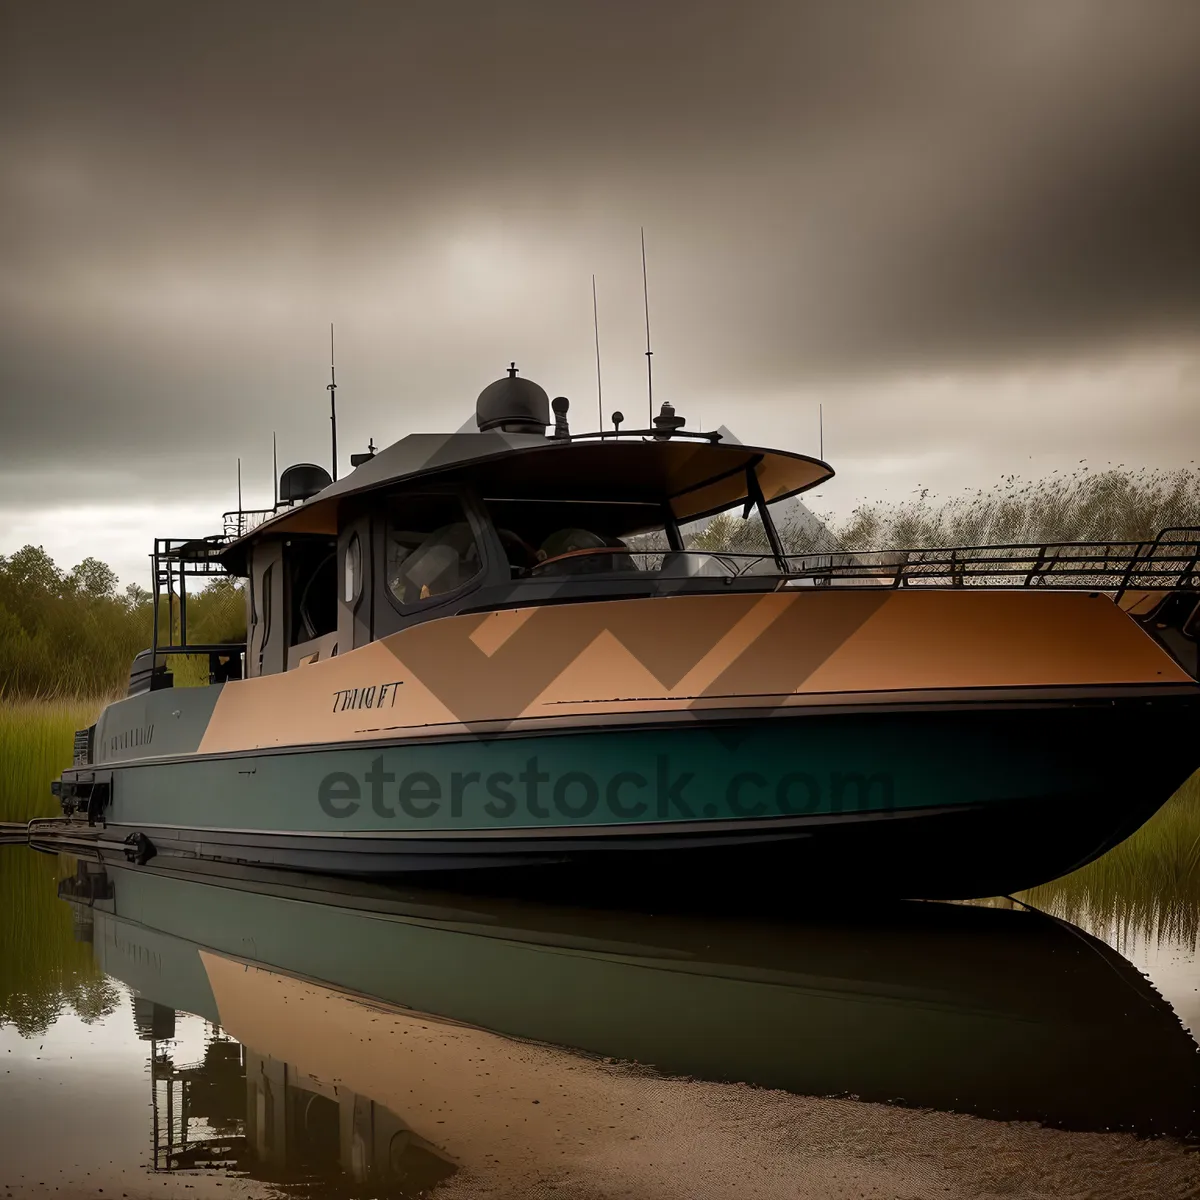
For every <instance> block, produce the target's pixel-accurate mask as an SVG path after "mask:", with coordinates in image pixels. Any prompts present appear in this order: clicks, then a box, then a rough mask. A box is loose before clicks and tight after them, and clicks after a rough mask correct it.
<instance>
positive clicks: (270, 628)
mask: <svg viewBox="0 0 1200 1200" xmlns="http://www.w3.org/2000/svg"><path fill="white" fill-rule="evenodd" d="M285 590H286V589H285V587H284V575H283V545H282V544H281V543H280V542H278V541H268V542H259V543H258V544H257V545H256V546H255V547H254V550H253V553H252V556H251V565H250V587H249V589H248V592H247V606H248V609H249V611H248V612H247V614H246V615H247V637H246V645H247V648H248V650H249V653H248V654H247V656H246V675H247V677H249V678H253V677H254V676H255V675H275V674H278V673H279V672H280V671H282V670H283V669H284V667H285V666H286V665H287V640H288V639H287V622H286V621H285V620H284V611H283V609H284V603H285V600H286V597H285V595H284V592H285Z"/></svg>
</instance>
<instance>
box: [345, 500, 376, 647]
mask: <svg viewBox="0 0 1200 1200" xmlns="http://www.w3.org/2000/svg"><path fill="white" fill-rule="evenodd" d="M372 526H373V521H372V518H371V515H370V514H369V513H366V514H364V515H363V516H361V517H358V518H356V519H355V520H353V521H351V522H350V524H348V525H347V526H345V527H344V528H343V529H342V531H341V533H340V534H339V535H338V557H337V561H338V567H339V568H340V569H339V583H338V639H337V644H338V650H339V651H340V652H341V653H343V654H345V653H346V652H347V651H348V650H353V649H354V648H355V647H356V646H365V645H366V644H367V643H368V642H369V641H371V639H372V638H373V637H374V635H375V630H374V625H375V619H374V616H375V605H374V592H375V575H374V554H373V553H372V552H373V550H374V545H373V541H372V534H373V532H374V530H373V527H372Z"/></svg>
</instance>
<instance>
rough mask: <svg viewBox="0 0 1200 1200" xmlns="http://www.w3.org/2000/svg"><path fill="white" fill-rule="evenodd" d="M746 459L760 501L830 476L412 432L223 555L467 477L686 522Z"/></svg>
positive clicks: (540, 440)
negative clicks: (381, 499) (665, 508)
mask: <svg viewBox="0 0 1200 1200" xmlns="http://www.w3.org/2000/svg"><path fill="white" fill-rule="evenodd" d="M749 466H753V467H754V470H755V474H756V476H757V478H758V483H759V486H760V487H761V489H762V493H763V496H764V498H765V499H766V500H768V501H772V500H780V499H784V498H786V497H788V496H794V495H797V494H798V493H800V492H803V491H807V490H808V489H809V488H812V487H816V486H817V485H818V484H820V483H822V482H824V481H825V480H827V479H829V478H831V477H832V475H833V468H832V467H830V466H829V465H828V464H827V463H825V462H822V461H821V460H820V459H816V458H812V457H810V456H808V455H805V454H794V453H791V452H789V451H784V450H770V449H766V448H763V447H757V446H745V445H742V444H741V443H738V442H733V441H729V442H726V441H712V440H696V439H693V438H671V439H668V440H661V441H659V440H655V439H653V438H640V437H631V436H628V435H626V436H622V437H620V438H618V437H615V436H610V437H605V438H603V439H602V438H599V437H586V438H573V439H569V440H568V439H556V438H552V437H545V436H542V435H541V434H528V433H504V432H500V431H490V432H487V433H453V434H440V433H414V434H410V435H409V436H408V437H405V438H401V439H400V441H398V442H395V443H394V444H393V445H391V446H388V447H386V448H385V449H383V450H381V451H380V452H379V453H378V454H376V455H375V457H374V458H372V459H370V460H369V461H367V462H365V463H363V464H362V465H361V466H359V467H357V468H355V470H353V471H352V472H351V473H350V474H349V475H345V476H343V477H342V478H341V479H339V480H338V481H337V482H336V483H333V484H330V486H329V487H327V488H325V489H323V490H322V491H320V492H318V493H317V494H316V495H315V496H311V497H310V498H309V499H308V500H306V501H305V502H304V503H303V504H300V505H297V506H296V507H294V508H290V509H288V510H287V511H285V512H282V513H279V514H278V515H277V516H274V517H272V518H270V519H269V520H267V521H265V522H263V524H261V525H259V526H258V527H257V528H255V529H254V530H252V531H251V532H249V533H247V534H245V535H243V536H242V537H241V538H239V539H237V540H236V541H235V542H233V543H232V544H231V545H230V547H229V551H228V552H235V551H236V549H237V548H239V547H241V546H244V545H245V544H246V543H248V542H250V541H253V540H257V539H258V538H261V537H264V536H269V535H271V534H283V533H315V534H328V535H333V534H336V533H337V519H338V518H337V512H338V505H339V502H340V501H342V500H344V499H347V498H349V497H352V496H361V495H364V494H366V493H369V492H373V491H378V490H383V489H385V488H392V487H394V486H395V485H397V484H408V483H416V482H428V483H430V484H432V483H453V482H460V483H469V484H470V485H472V486H473V487H474V488H476V489H477V490H478V491H480V492H482V493H483V494H484V495H485V497H487V496H492V497H494V498H499V497H500V496H504V497H509V496H516V497H519V496H536V497H538V498H540V499H547V500H552V499H559V498H561V499H564V500H568V499H581V498H584V499H589V500H596V501H603V500H614V501H616V500H635V501H636V500H640V501H652V502H655V503H666V504H668V505H669V506H670V508H671V511H672V512H673V513H674V515H675V517H676V518H677V519H678V520H679V521H681V522H682V521H693V520H697V519H701V518H704V517H706V516H710V515H712V514H714V513H717V512H720V511H722V510H723V509H727V508H730V507H732V506H733V505H735V504H739V503H742V502H744V501H745V500H746V499H747V497H748V487H747V479H746V469H747V467H749ZM231 556H232V557H238V556H237V555H236V553H234V554H232V555H231Z"/></svg>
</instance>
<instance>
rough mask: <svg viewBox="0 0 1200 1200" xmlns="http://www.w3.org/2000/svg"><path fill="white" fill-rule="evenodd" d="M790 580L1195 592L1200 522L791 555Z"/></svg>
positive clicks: (1198, 585)
mask: <svg viewBox="0 0 1200 1200" xmlns="http://www.w3.org/2000/svg"><path fill="white" fill-rule="evenodd" d="M788 566H789V568H790V570H789V571H788V572H787V576H788V579H789V581H791V580H806V581H811V582H813V583H823V584H825V585H827V586H842V585H847V584H849V585H853V584H860V585H861V584H873V585H876V586H887V587H895V588H901V587H1052V588H1078V589H1083V590H1087V591H1103V592H1115V593H1116V594H1117V596H1118V597H1119V596H1121V595H1123V594H1124V593H1125V592H1126V591H1130V590H1150V591H1159V590H1176V589H1181V590H1185V591H1200V528H1194V527H1178V528H1172V529H1164V530H1162V531H1161V532H1159V534H1158V535H1157V536H1156V537H1154V538H1152V539H1150V540H1149V541H1141V542H1041V543H1009V544H1005V545H997V546H947V547H922V548H914V549H906V550H868V551H853V552H848V551H843V552H838V553H833V554H822V555H807V556H806V555H797V556H789V558H788Z"/></svg>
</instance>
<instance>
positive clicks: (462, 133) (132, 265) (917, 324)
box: [0, 0, 1200, 562]
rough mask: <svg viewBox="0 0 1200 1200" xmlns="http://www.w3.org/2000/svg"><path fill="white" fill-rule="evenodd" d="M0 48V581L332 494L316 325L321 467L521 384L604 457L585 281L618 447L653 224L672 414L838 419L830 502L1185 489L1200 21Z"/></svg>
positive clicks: (1169, 13)
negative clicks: (318, 481) (9, 572)
mask: <svg viewBox="0 0 1200 1200" xmlns="http://www.w3.org/2000/svg"><path fill="white" fill-rule="evenodd" d="M2 11H3V29H2V30H0V43H2V47H3V49H2V50H0V53H2V55H3V62H2V63H0V66H2V71H0V144H2V145H3V146H4V148H5V149H4V153H3V156H2V158H0V405H2V406H3V408H2V412H0V419H2V425H0V553H3V552H6V551H7V550H9V549H11V548H12V544H13V543H14V542H16V541H17V540H18V539H20V538H23V537H25V536H26V534H27V533H28V531H29V530H30V529H31V528H32V529H35V531H36V530H37V529H42V528H52V527H53V525H54V522H55V520H56V519H57V518H55V516H54V515H53V514H55V513H56V512H58V510H59V508H60V507H61V506H64V505H68V504H69V505H72V506H75V508H76V509H78V508H79V506H84V507H85V508H86V507H89V506H90V507H91V508H92V509H95V508H103V507H104V506H105V505H110V506H113V511H114V513H116V512H118V510H119V511H120V512H121V513H124V514H126V515H127V514H128V512H129V511H130V510H131V509H133V510H136V509H137V508H138V506H153V505H155V504H163V505H168V504H173V505H176V506H179V505H181V504H182V505H187V504H194V505H195V506H196V507H197V510H198V509H199V508H200V507H202V506H203V504H209V505H210V506H211V509H212V511H213V513H214V516H215V515H216V514H217V513H219V510H220V508H221V507H231V506H232V499H233V492H232V488H233V486H234V485H233V479H234V470H235V468H234V465H233V464H234V460H235V458H236V457H238V456H241V457H242V458H243V463H244V468H245V472H246V475H247V478H248V479H251V478H253V479H254V480H256V481H257V484H258V489H259V492H260V493H261V492H262V491H264V490H265V489H267V488H269V486H270V466H269V463H270V439H271V433H272V431H273V430H274V431H278V432H279V436H280V445H281V453H282V456H283V458H284V459H285V461H286V460H291V459H296V458H315V459H317V460H319V461H324V460H325V458H326V457H327V455H328V451H327V437H328V434H327V430H328V416H327V396H326V393H325V391H324V384H325V382H326V381H327V375H326V373H327V369H328V366H327V358H328V345H327V331H328V324H329V322H330V321H331V320H332V321H335V322H336V323H337V331H338V358H339V365H338V371H339V383H340V384H341V387H340V389H339V405H340V416H341V426H340V431H339V432H340V435H341V436H340V440H341V443H342V446H343V453H344V454H345V453H348V452H349V450H350V449H357V448H358V446H359V443H362V444H364V445H365V442H366V440H367V437H368V436H373V437H374V438H375V441H376V443H377V444H379V443H386V442H389V441H392V440H394V439H395V438H396V437H399V436H401V435H402V434H404V433H405V432H408V431H410V430H414V429H438V428H457V426H458V425H459V424H460V423H461V421H462V420H463V418H464V417H465V416H466V415H467V414H468V413H469V412H470V410H471V406H472V403H473V400H474V397H475V395H476V393H477V392H478V391H479V390H480V389H481V388H482V387H483V386H484V385H485V384H486V383H487V382H488V381H490V380H491V379H493V378H495V377H496V376H497V375H498V374H500V373H501V371H502V369H503V367H504V366H505V365H506V364H507V363H508V361H509V360H510V359H516V360H517V362H518V364H519V365H520V366H521V368H522V371H523V373H525V374H528V375H530V376H532V377H533V378H535V379H537V380H538V381H539V382H541V383H543V384H544V386H546V387H547V388H548V389H549V390H550V391H551V392H552V394H553V393H559V392H562V393H565V394H566V395H568V396H569V397H571V398H572V403H573V415H574V424H575V427H576V428H580V427H581V426H586V427H588V428H591V427H592V426H594V424H595V417H594V415H593V414H594V412H595V364H594V359H593V348H592V323H591V322H592V312H591V275H592V273H593V272H594V273H595V274H596V276H597V285H598V290H599V295H600V326H601V341H602V346H603V353H604V381H605V400H606V407H607V408H608V409H609V410H611V409H612V408H613V407H621V408H623V409H625V410H626V411H627V412H631V413H637V414H639V415H640V414H641V412H642V411H643V408H642V406H644V404H645V398H644V397H645V392H644V369H645V368H644V362H645V360H644V357H643V355H642V351H643V350H644V345H643V339H644V330H643V328H642V298H641V261H640V248H639V241H638V229H639V226H643V225H644V226H645V227H646V235H647V243H648V255H649V266H650V309H651V320H652V326H653V334H654V349H655V355H654V362H655V371H656V374H655V391H656V394H658V395H660V396H661V397H662V398H670V399H671V400H672V402H673V403H675V404H676V406H677V407H678V408H679V409H680V411H681V412H683V413H684V415H686V416H688V417H689V419H690V423H691V424H692V425H695V424H696V423H697V422H701V423H703V424H705V425H708V426H714V425H717V424H720V423H725V424H728V425H730V426H731V427H733V428H734V429H736V430H737V431H738V432H739V434H740V435H741V436H743V437H753V438H754V439H755V440H766V441H776V442H779V443H782V444H787V445H793V446H797V447H798V448H801V449H810V450H811V449H815V446H813V445H812V440H813V439H812V432H814V431H815V420H814V410H815V407H816V404H817V403H824V405H825V413H826V423H827V427H828V428H829V429H830V430H831V433H832V432H833V431H836V436H837V439H838V443H840V445H841V446H842V447H843V450H844V457H843V458H842V459H841V460H839V459H838V458H837V457H836V456H835V455H834V454H833V452H832V450H831V452H830V457H831V458H832V459H833V460H834V465H835V466H836V467H838V468H839V471H840V477H839V480H838V481H836V483H835V484H834V485H830V488H829V489H828V490H829V494H830V495H831V497H832V499H833V500H834V501H837V500H838V497H839V494H838V493H837V492H836V490H835V489H836V487H838V486H841V485H842V483H843V480H845V481H846V482H845V487H846V489H847V491H846V493H845V495H847V496H848V495H849V494H850V493H851V492H853V493H854V495H855V496H858V495H862V494H867V493H869V492H870V486H869V484H868V483H867V481H868V480H870V479H872V478H877V479H878V478H882V477H883V476H886V475H887V473H888V471H889V470H890V469H891V468H889V467H888V464H889V463H891V464H895V463H896V462H902V463H908V464H909V466H911V467H912V470H913V471H916V472H917V473H918V474H919V475H921V479H920V481H921V482H924V483H926V484H929V485H932V486H935V487H936V486H938V485H939V482H944V483H945V484H946V485H947V486H950V485H953V486H959V485H960V484H961V482H962V478H963V472H962V470H961V468H960V469H958V471H957V473H955V471H954V470H951V465H952V464H954V463H960V464H961V462H962V461H963V460H964V459H969V460H970V461H971V462H972V469H973V470H975V471H976V472H977V473H979V475H980V478H979V482H980V483H987V482H990V480H991V479H992V478H994V477H995V474H996V473H998V472H1000V471H1005V470H1013V469H1019V468H1020V467H1022V466H1023V464H1024V463H1025V462H1026V461H1028V459H1029V458H1030V457H1031V456H1034V455H1035V454H1037V455H1043V456H1044V455H1049V456H1050V458H1051V459H1052V460H1053V461H1055V462H1058V461H1060V460H1061V461H1067V460H1070V461H1075V460H1076V459H1078V458H1081V457H1084V456H1087V455H1093V456H1096V455H1099V456H1101V457H1102V458H1111V459H1113V461H1117V459H1118V458H1119V459H1121V460H1122V461H1135V462H1136V463H1137V464H1138V465H1143V464H1144V465H1146V466H1157V465H1175V464H1176V463H1178V462H1180V461H1186V460H1187V459H1189V458H1194V457H1196V454H1195V448H1196V446H1197V445H1198V444H1200V416H1198V415H1197V413H1198V411H1200V335H1198V333H1197V330H1200V218H1198V215H1197V214H1200V6H1197V5H1196V4H1194V3H1192V2H1191V0H1178V2H1173V3H1172V2H1161V3H1159V2H1152V3H1125V4H1122V3H1116V4H1100V3H1087V4H1085V3H1075V2H1071V0H1060V2H1057V3H1050V4H1047V3H1010V4H1003V5H999V4H991V3H989V4H970V3H950V2H949V0H947V2H945V3H938V4H931V3H914V2H909V3H905V4H888V3H882V2H879V3H869V4H866V3H837V4H835V3H822V4H805V3H798V2H793V0H786V2H782V3H750V4H741V5H733V4H711V3H689V4H682V3H680V4H673V3H671V4H668V3H661V4H642V3H638V4H635V3H626V2H623V0H620V2H611V0H610V2H606V3H561V2H559V3H550V2H546V3H529V2H508V3H505V4H491V3H467V2H461V3H445V2H440V3H427V4H422V3H406V4H404V5H396V4H382V3H380V4H369V3H354V4H328V5H324V4H312V3H299V4H288V5H284V4H256V5H245V4H240V3H239V4H224V3H216V4H207V5H203V6H198V5H192V6H185V5H170V6H166V5H160V4H151V3H144V4H128V3H120V2H116V3H109V4H105V5H89V4H84V3H77V4H70V5H63V4H54V3H43V4H37V5H33V4H24V5H16V4H10V5H5V6H4V7H3V10H2ZM838 443H834V444H838ZM1055 456H1057V457H1055ZM1038 461H1040V460H1038ZM1048 461H1049V460H1048ZM914 464H915V465H914ZM344 465H345V464H344V463H343V467H344ZM851 469H853V471H854V472H855V473H856V475H857V477H856V478H847V477H848V476H849V474H850V471H851ZM906 471H908V467H903V468H902V469H899V470H898V472H894V474H895V475H896V478H897V479H899V480H907V479H908V478H909V476H908V474H906ZM922 472H923V474H922ZM939 472H940V473H941V474H939ZM926 476H929V477H928V478H927V477H926ZM248 498H249V499H257V500H258V501H259V502H261V500H262V499H264V498H265V497H263V496H262V495H261V494H260V495H258V496H257V497H255V496H249V497H248ZM124 519H125V518H122V520H124ZM147 519H149V518H147ZM39 523H40V524H39ZM118 524H120V523H119V522H118ZM90 527H91V526H89V528H90ZM120 527H121V528H122V529H123V530H124V529H126V528H127V526H126V525H125V524H121V525H120ZM162 532H192V531H191V530H182V531H180V530H169V531H168V530H163V531H162ZM48 548H50V547H49V546H48ZM144 550H145V548H144V547H142V546H136V547H133V546H131V547H130V548H129V552H128V554H127V556H126V558H125V561H126V562H137V561H144V560H142V555H143V553H144ZM64 553H65V551H64ZM110 557H112V555H111V554H110Z"/></svg>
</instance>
